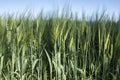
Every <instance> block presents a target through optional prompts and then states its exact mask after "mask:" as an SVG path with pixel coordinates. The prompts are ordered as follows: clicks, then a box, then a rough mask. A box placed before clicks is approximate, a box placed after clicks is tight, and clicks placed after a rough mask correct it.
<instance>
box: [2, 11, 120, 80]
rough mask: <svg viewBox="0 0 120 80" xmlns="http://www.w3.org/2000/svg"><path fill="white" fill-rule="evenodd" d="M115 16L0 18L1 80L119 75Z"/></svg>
mask: <svg viewBox="0 0 120 80" xmlns="http://www.w3.org/2000/svg"><path fill="white" fill-rule="evenodd" d="M119 75H120V19H119V20H118V21H115V20H114V19H110V18H109V17H108V16H107V15H105V14H104V13H103V14H101V16H98V15H96V19H92V18H91V19H89V20H86V17H85V16H84V15H83V18H82V19H77V17H74V16H73V15H69V14H68V13H66V14H65V15H64V14H62V16H61V17H58V16H54V14H53V15H52V16H49V17H43V15H42V12H41V13H40V15H38V16H37V17H35V18H33V17H32V15H28V16H24V14H23V15H21V16H19V17H14V16H11V15H9V16H7V17H0V79H1V80H120V76H119Z"/></svg>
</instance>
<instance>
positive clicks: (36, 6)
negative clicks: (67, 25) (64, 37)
mask: <svg viewBox="0 0 120 80" xmlns="http://www.w3.org/2000/svg"><path fill="white" fill-rule="evenodd" d="M68 6H70V10H71V11H72V12H73V13H77V14H78V15H81V14H82V12H84V13H86V15H88V16H89V15H92V13H95V12H98V13H101V12H102V11H103V10H106V13H107V14H109V15H110V16H111V15H112V14H113V13H114V15H115V16H116V17H118V15H119V13H120V0H0V15H1V14H4V13H22V12H24V11H26V10H31V11H32V12H34V14H37V13H38V12H40V11H41V10H43V12H44V13H45V14H49V13H50V12H52V11H54V10H57V9H58V11H59V13H60V12H61V11H62V9H63V8H65V9H66V10H68V8H67V7H68Z"/></svg>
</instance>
